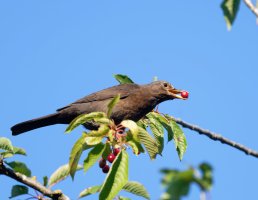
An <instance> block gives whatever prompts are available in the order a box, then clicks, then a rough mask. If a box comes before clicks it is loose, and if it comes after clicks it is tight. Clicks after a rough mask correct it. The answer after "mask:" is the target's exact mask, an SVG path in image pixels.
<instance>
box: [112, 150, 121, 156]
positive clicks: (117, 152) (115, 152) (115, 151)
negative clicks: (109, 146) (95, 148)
mask: <svg viewBox="0 0 258 200" xmlns="http://www.w3.org/2000/svg"><path fill="white" fill-rule="evenodd" d="M119 152H120V149H119V148H115V149H114V150H113V153H114V155H115V156H117V154H119Z"/></svg>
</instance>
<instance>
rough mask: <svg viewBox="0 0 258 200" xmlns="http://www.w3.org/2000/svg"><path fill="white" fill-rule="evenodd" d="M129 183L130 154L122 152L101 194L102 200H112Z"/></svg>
mask: <svg viewBox="0 0 258 200" xmlns="http://www.w3.org/2000/svg"><path fill="white" fill-rule="evenodd" d="M127 181H128V154H127V153H126V151H124V150H123V151H121V153H119V154H118V156H117V157H116V159H115V161H114V162H113V164H112V166H111V168H110V170H109V172H108V174H107V176H106V179H105V181H104V183H103V185H102V187H101V191H100V194H99V199H100V200H112V199H113V198H115V196H116V195H117V194H118V193H119V192H120V190H121V189H122V188H123V187H124V185H125V184H126V183H127Z"/></svg>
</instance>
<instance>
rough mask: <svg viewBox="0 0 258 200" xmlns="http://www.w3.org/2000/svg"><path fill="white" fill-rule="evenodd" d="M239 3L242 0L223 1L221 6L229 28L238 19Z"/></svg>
mask: <svg viewBox="0 0 258 200" xmlns="http://www.w3.org/2000/svg"><path fill="white" fill-rule="evenodd" d="M239 5H240V0H223V2H222V3H221V8H222V11H223V14H224V18H225V20H226V24H227V27H228V29H229V30H230V29H231V27H232V24H233V23H234V21H235V19H236V15H237V13H238V9H239Z"/></svg>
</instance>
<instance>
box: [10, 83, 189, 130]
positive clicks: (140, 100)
mask: <svg viewBox="0 0 258 200" xmlns="http://www.w3.org/2000/svg"><path fill="white" fill-rule="evenodd" d="M118 94H119V95H120V101H119V102H118V103H117V104H116V105H115V107H114V108H113V110H112V113H111V115H110V118H111V119H112V120H113V121H114V122H115V124H119V123H120V122H122V121H123V120H126V119H129V120H133V121H136V122H137V121H138V120H140V119H141V118H143V117H144V116H145V115H146V114H148V113H149V112H151V111H152V110H153V109H154V108H155V107H156V106H157V105H158V104H160V103H161V102H164V101H167V100H173V99H185V98H183V97H182V96H181V95H180V94H181V90H178V89H176V88H174V87H173V86H172V85H171V84H170V83H169V82H167V81H154V82H151V83H149V84H144V85H138V84H136V83H125V84H119V85H116V86H113V87H109V88H106V89H103V90H100V91H98V92H95V93H92V94H90V95H87V96H85V97H83V98H81V99H79V100H77V101H75V102H73V103H71V104H69V105H67V106H65V107H62V108H59V109H57V110H56V112H55V113H53V114H49V115H46V116H43V117H39V118H35V119H31V120H28V121H25V122H21V123H18V124H16V125H14V126H12V127H11V131H12V135H19V134H21V133H25V132H28V131H31V130H34V129H37V128H41V127H45V126H50V125H55V124H69V123H70V122H71V121H72V120H73V119H74V118H76V117H77V116H79V115H81V114H87V113H91V112H105V113H106V112H107V110H108V104H109V102H110V101H111V100H112V99H113V98H114V97H115V96H116V95H118ZM84 126H85V128H86V129H89V130H96V129H97V128H98V125H97V124H96V123H91V122H88V123H85V124H84Z"/></svg>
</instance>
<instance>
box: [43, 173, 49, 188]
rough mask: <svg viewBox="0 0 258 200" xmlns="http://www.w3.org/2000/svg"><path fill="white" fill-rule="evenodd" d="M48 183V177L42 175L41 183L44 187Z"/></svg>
mask: <svg viewBox="0 0 258 200" xmlns="http://www.w3.org/2000/svg"><path fill="white" fill-rule="evenodd" d="M47 184H48V177H47V176H44V177H43V185H44V186H45V187H46V186H47Z"/></svg>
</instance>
